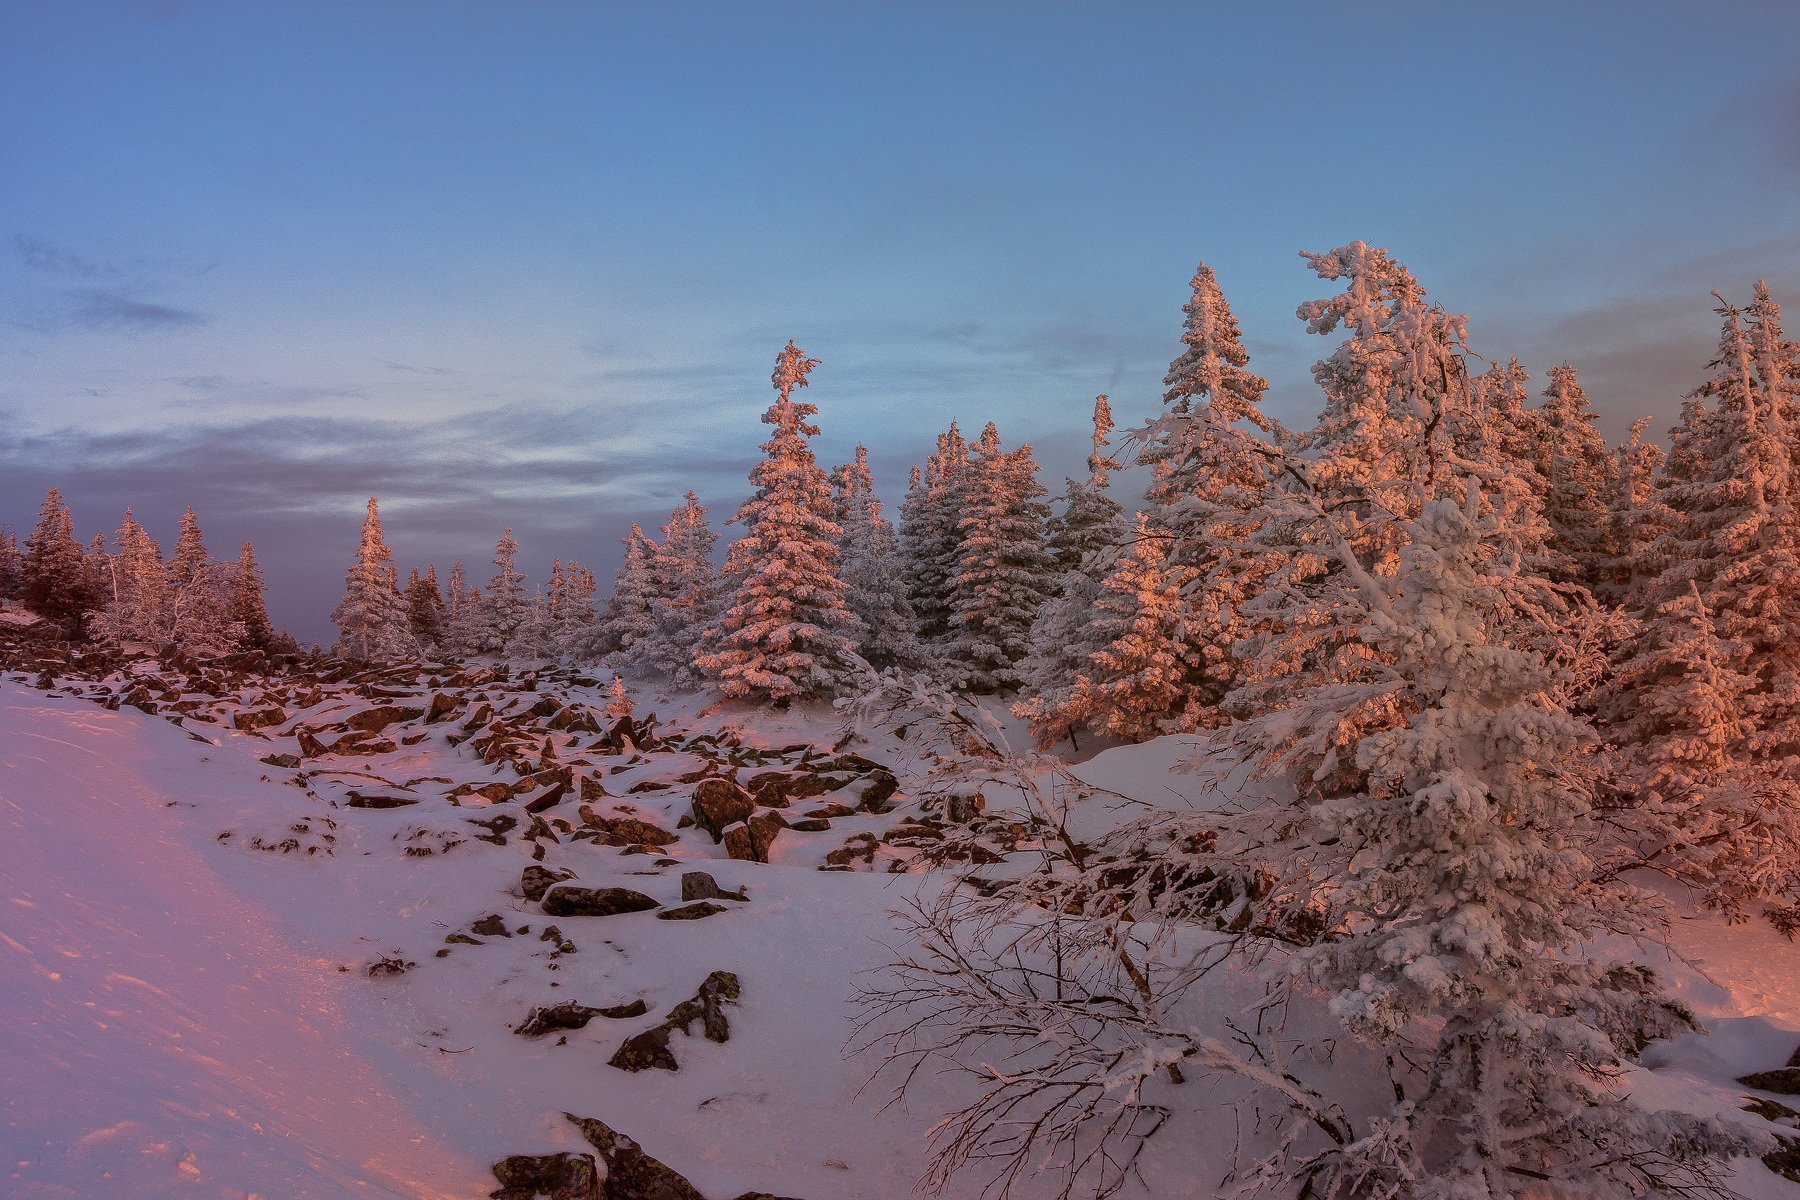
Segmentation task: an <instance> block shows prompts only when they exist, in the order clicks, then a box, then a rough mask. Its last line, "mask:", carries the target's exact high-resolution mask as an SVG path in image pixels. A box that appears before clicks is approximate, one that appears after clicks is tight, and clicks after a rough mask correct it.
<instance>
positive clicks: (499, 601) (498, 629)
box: [479, 529, 531, 654]
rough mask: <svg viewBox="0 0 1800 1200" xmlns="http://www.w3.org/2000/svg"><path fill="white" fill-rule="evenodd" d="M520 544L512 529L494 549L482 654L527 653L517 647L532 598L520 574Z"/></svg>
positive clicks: (481, 645) (484, 608)
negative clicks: (492, 573)
mask: <svg viewBox="0 0 1800 1200" xmlns="http://www.w3.org/2000/svg"><path fill="white" fill-rule="evenodd" d="M518 564H519V541H518V539H517V538H515V537H513V531H512V530H510V529H505V530H502V531H501V533H500V540H499V542H497V543H496V544H495V546H494V576H493V578H492V579H490V580H488V586H487V593H486V596H485V598H484V602H483V606H482V630H481V642H480V651H479V652H480V653H483V654H513V653H518V652H523V651H527V650H528V648H527V647H525V646H523V645H518V646H515V643H516V642H517V641H518V637H519V633H520V631H521V630H522V629H524V627H525V623H526V621H527V620H529V619H530V616H531V597H530V596H529V595H528V594H527V593H526V590H525V576H524V575H522V574H520V573H519V565H518Z"/></svg>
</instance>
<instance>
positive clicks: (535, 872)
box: [519, 863, 575, 900]
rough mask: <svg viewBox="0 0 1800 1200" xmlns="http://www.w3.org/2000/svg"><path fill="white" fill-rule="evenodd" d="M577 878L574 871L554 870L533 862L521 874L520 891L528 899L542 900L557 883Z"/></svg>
mask: <svg viewBox="0 0 1800 1200" xmlns="http://www.w3.org/2000/svg"><path fill="white" fill-rule="evenodd" d="M573 878H575V873H574V872H573V871H552V870H551V869H550V868H549V867H540V866H538V865H537V864H535V863H533V864H532V865H531V866H529V867H526V868H525V870H524V871H522V872H520V874H519V891H520V892H521V893H522V894H523V895H524V897H525V898H526V899H527V900H542V899H543V898H544V893H545V892H547V891H549V890H550V889H551V888H552V887H553V886H555V885H556V884H559V883H562V882H564V881H565V880H569V879H573Z"/></svg>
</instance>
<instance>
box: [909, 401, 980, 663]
mask: <svg viewBox="0 0 1800 1200" xmlns="http://www.w3.org/2000/svg"><path fill="white" fill-rule="evenodd" d="M968 476H969V446H968V443H967V442H966V441H965V440H964V439H963V435H962V431H961V430H960V429H958V428H957V427H956V422H955V421H952V422H950V428H949V429H948V430H946V431H945V432H943V433H940V434H939V435H938V439H937V449H936V450H935V451H934V452H933V453H932V455H931V457H930V458H928V459H926V461H925V467H924V469H923V470H920V469H919V468H916V467H915V468H914V469H913V475H912V484H911V486H910V487H909V488H908V489H907V492H906V498H905V499H904V500H903V501H902V502H901V504H900V544H901V552H902V561H903V562H904V565H905V572H906V580H907V585H908V588H909V590H908V593H907V600H908V602H909V603H910V604H911V605H912V609H913V613H914V615H915V616H916V617H917V619H918V625H917V629H918V635H919V642H920V644H921V645H923V646H925V647H927V648H928V649H932V650H937V649H938V648H940V647H941V646H942V645H943V643H944V642H945V641H946V640H947V639H948V638H949V636H950V632H951V622H950V614H951V612H952V611H953V609H954V608H955V601H956V576H957V574H958V572H959V570H960V567H959V564H960V563H961V561H962V542H963V532H962V524H961V522H962V516H963V513H964V511H965V509H966V508H967V497H966V492H967V490H968Z"/></svg>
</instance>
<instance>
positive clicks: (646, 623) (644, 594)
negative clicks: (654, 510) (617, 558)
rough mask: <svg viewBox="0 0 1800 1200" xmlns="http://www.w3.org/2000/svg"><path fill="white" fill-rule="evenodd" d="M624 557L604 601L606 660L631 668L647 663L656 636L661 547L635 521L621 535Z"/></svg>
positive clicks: (660, 584) (637, 668)
mask: <svg viewBox="0 0 1800 1200" xmlns="http://www.w3.org/2000/svg"><path fill="white" fill-rule="evenodd" d="M623 540H624V543H625V561H624V562H623V563H621V564H620V565H619V572H618V574H617V575H615V576H614V577H613V594H612V599H611V600H609V601H608V602H607V607H606V618H605V646H606V647H607V651H606V654H607V661H608V662H611V663H614V664H615V665H619V666H630V667H631V668H633V669H634V670H641V669H644V668H646V667H647V665H648V663H649V656H650V653H651V651H652V650H653V649H654V645H653V639H654V638H655V636H656V599H657V597H658V596H660V595H662V593H663V586H662V580H661V578H660V575H661V569H662V549H661V547H659V546H658V545H657V544H656V542H655V541H654V540H652V539H651V537H650V536H649V535H648V534H646V533H645V532H644V531H643V529H642V528H641V527H640V526H639V525H638V523H637V522H635V521H633V522H632V523H631V532H630V533H628V534H626V535H625V537H624V539H623Z"/></svg>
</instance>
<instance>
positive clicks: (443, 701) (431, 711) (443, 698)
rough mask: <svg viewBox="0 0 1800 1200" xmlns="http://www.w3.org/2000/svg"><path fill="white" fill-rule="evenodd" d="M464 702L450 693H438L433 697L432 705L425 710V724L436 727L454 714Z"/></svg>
mask: <svg viewBox="0 0 1800 1200" xmlns="http://www.w3.org/2000/svg"><path fill="white" fill-rule="evenodd" d="M461 703H462V701H460V700H458V699H457V698H456V697H455V696H452V695H451V694H450V693H449V692H438V693H437V694H436V695H434V696H432V698H431V704H430V705H429V706H428V707H427V708H426V709H425V723H426V724H427V725H435V724H437V723H438V722H439V721H442V720H444V719H445V718H446V717H449V716H450V715H451V714H452V713H454V712H455V711H456V709H457V707H458V705H460V704H461Z"/></svg>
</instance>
